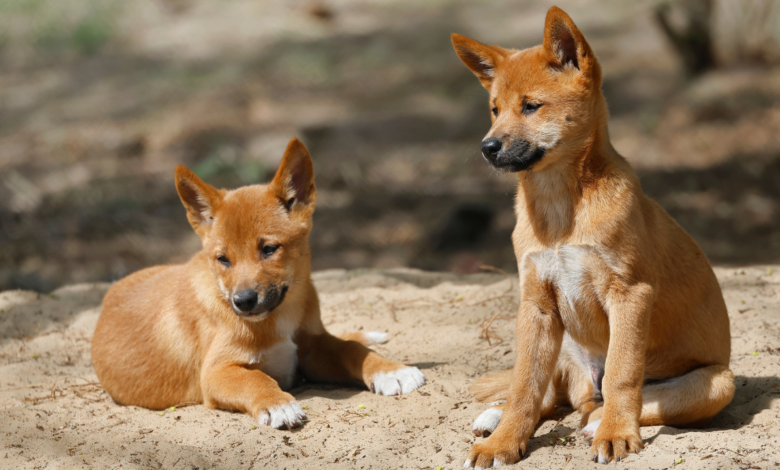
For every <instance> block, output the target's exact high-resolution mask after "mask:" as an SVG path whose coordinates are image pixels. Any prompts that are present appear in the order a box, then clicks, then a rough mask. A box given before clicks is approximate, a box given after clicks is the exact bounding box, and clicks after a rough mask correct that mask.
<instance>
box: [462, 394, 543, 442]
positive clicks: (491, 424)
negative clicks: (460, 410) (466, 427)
mask: <svg viewBox="0 0 780 470" xmlns="http://www.w3.org/2000/svg"><path fill="white" fill-rule="evenodd" d="M556 395H557V391H556V389H555V384H553V383H552V382H550V385H549V387H547V392H546V393H545V395H544V399H543V400H542V409H541V415H540V422H541V420H543V419H545V418H549V417H550V416H552V415H554V414H555V401H556V400H555V398H556ZM504 406H505V405H504V401H497V402H493V403H491V404H490V408H488V409H487V410H485V411H483V412H482V413H481V414H480V415H479V416H477V419H475V420H474V424H473V425H472V426H471V431H472V432H473V433H474V435H475V436H477V437H479V436H484V437H488V436H489V435H490V434H491V433H492V432H493V431H494V430H495V429H496V427H498V423H499V422H500V421H501V415H502V414H503V413H504Z"/></svg>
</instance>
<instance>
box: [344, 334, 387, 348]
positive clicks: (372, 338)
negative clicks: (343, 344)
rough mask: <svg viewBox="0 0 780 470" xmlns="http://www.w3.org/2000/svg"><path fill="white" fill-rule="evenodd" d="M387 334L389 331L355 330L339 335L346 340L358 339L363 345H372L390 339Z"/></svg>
mask: <svg viewBox="0 0 780 470" xmlns="http://www.w3.org/2000/svg"><path fill="white" fill-rule="evenodd" d="M387 336H388V334H387V333H382V332H381V331H366V332H363V331H355V332H352V333H344V334H342V335H338V337H339V338H341V339H343V340H344V341H357V342H358V343H360V344H362V345H363V346H372V345H374V344H382V343H385V342H387V339H388V338H387Z"/></svg>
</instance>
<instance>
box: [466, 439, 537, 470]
mask: <svg viewBox="0 0 780 470" xmlns="http://www.w3.org/2000/svg"><path fill="white" fill-rule="evenodd" d="M524 453H525V444H523V445H518V444H517V441H516V440H515V439H506V438H502V437H501V436H499V435H497V434H493V435H492V436H490V437H489V438H487V439H486V440H485V441H483V442H480V443H479V444H474V445H473V446H471V450H470V451H469V455H468V457H467V458H466V462H465V463H464V464H463V468H471V467H474V468H490V467H500V466H502V465H511V464H513V463H517V462H519V461H520V459H521V458H523V454H524Z"/></svg>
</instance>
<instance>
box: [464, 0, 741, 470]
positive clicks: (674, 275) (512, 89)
mask: <svg viewBox="0 0 780 470" xmlns="http://www.w3.org/2000/svg"><path fill="white" fill-rule="evenodd" d="M452 41H453V45H454V47H455V50H456V52H457V53H458V55H459V57H460V58H461V59H462V60H463V62H464V63H465V64H466V65H467V66H468V67H469V68H470V69H471V70H472V72H474V74H475V75H476V76H477V78H478V79H479V80H480V82H481V83H482V85H483V86H484V87H485V88H486V89H487V90H488V91H489V93H490V108H491V111H492V110H493V108H494V107H495V108H497V111H498V113H497V115H496V116H494V117H493V126H492V127H491V129H490V131H489V132H488V134H487V136H486V138H498V139H500V140H501V141H502V143H503V146H504V147H508V146H510V145H511V143H512V142H514V141H518V140H524V141H527V142H528V143H529V146H530V147H532V148H533V147H537V148H542V149H544V156H543V157H542V159H541V160H539V161H538V162H536V163H535V164H533V165H532V166H531V167H530V168H529V169H526V170H525V171H522V172H519V173H518V185H517V197H516V200H515V212H516V215H517V225H516V226H515V229H514V232H513V234H512V242H513V245H514V249H515V254H516V255H517V261H518V269H519V273H520V291H521V304H520V311H519V314H518V322H517V330H516V335H517V353H516V354H517V357H516V363H515V366H514V369H513V370H510V371H505V372H503V373H499V374H495V375H492V376H488V377H485V378H483V379H481V380H479V381H478V382H477V383H476V385H475V386H474V392H475V393H476V395H477V398H478V399H480V400H483V401H493V400H502V399H505V400H507V403H506V405H505V406H504V407H503V410H502V414H501V418H500V422H499V423H498V426H497V427H496V428H495V430H493V432H492V435H491V436H490V437H489V438H488V439H487V440H485V441H483V442H480V443H478V444H475V445H474V446H473V447H472V448H471V451H470V452H469V455H468V458H467V460H466V466H476V467H490V466H492V465H494V464H500V463H514V462H517V461H518V460H519V459H520V458H521V457H522V454H523V453H524V452H525V448H526V444H527V442H528V438H529V436H530V435H531V434H532V432H533V430H534V427H535V426H536V424H537V422H538V421H539V420H540V418H542V417H546V416H550V415H551V414H552V413H553V412H554V410H555V405H556V403H561V402H568V403H570V404H571V405H572V406H573V407H574V408H576V409H577V410H579V412H580V413H581V414H582V423H583V425H584V424H587V423H588V422H589V421H595V420H597V419H600V420H601V422H600V425H599V426H598V429H597V430H596V433H595V437H594V440H593V444H592V448H591V454H592V457H593V459H594V460H596V461H599V462H608V461H610V460H613V459H615V460H620V459H622V458H624V457H626V456H627V455H628V453H629V452H638V451H639V450H640V449H641V448H642V447H643V443H642V439H641V437H640V434H639V427H640V426H645V425H670V426H682V427H695V426H704V425H706V424H707V422H709V420H710V419H711V418H712V417H714V416H715V414H717V413H718V412H719V411H720V410H721V409H723V407H725V406H726V405H727V404H728V403H729V402H730V401H731V398H732V396H733V394H734V376H733V374H732V373H731V371H730V370H729V369H728V363H729V357H730V353H731V345H730V340H731V337H730V334H729V319H728V316H727V312H726V306H725V303H724V301H723V296H722V294H721V290H720V286H719V285H718V282H717V279H716V278H715V276H714V274H713V272H712V268H711V267H710V265H709V263H708V261H707V259H706V257H705V256H704V254H703V253H702V251H701V249H700V248H699V247H698V246H697V245H696V243H695V242H694V241H693V239H691V237H690V236H689V235H688V234H687V233H685V231H684V230H683V229H682V228H680V226H679V225H677V224H676V223H675V222H674V220H672V218H671V217H669V215H668V214H667V213H666V212H664V210H663V209H662V208H661V207H660V206H658V205H657V204H656V203H654V202H653V201H651V200H650V199H648V198H647V197H646V196H645V195H644V194H643V193H642V189H641V187H640V185H639V181H638V179H637V177H636V174H635V173H634V171H633V170H632V169H631V167H630V166H629V165H628V163H627V162H626V161H625V160H624V159H623V158H622V157H621V156H620V155H618V154H617V152H616V151H615V149H614V148H613V147H612V145H611V144H610V141H609V135H608V132H607V120H608V113H607V107H606V103H605V100H604V96H603V95H602V93H601V70H600V67H599V64H598V61H597V59H596V57H595V55H594V54H593V52H592V50H591V49H590V46H589V45H588V43H587V41H586V40H585V38H584V36H583V35H582V33H581V32H580V31H579V30H578V29H577V27H576V26H575V25H574V23H573V22H572V20H571V18H569V16H568V15H566V13H564V12H563V11H561V10H560V9H558V8H556V7H553V8H551V9H550V10H549V12H548V14H547V19H546V22H545V28H544V41H543V44H542V45H539V46H536V47H532V48H530V49H525V50H522V51H516V50H510V49H504V48H501V47H498V46H487V45H484V44H481V43H479V42H477V41H474V40H472V39H468V38H466V37H463V36H459V35H453V36H452ZM529 101H532V102H536V103H543V105H542V106H541V107H539V108H538V109H537V110H536V111H534V112H528V113H524V112H522V109H523V105H524V103H526V102H529ZM491 114H492V113H491ZM602 377H603V379H602ZM599 387H600V389H599ZM602 397H603V400H604V401H603V403H602V401H601V400H602ZM480 426H482V427H485V424H484V423H481V424H480ZM478 431H479V432H480V433H484V432H485V431H488V432H490V431H491V430H490V429H479V430H478Z"/></svg>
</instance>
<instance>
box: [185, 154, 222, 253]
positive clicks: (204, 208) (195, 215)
mask: <svg viewBox="0 0 780 470" xmlns="http://www.w3.org/2000/svg"><path fill="white" fill-rule="evenodd" d="M176 191H177V192H178V193H179V197H180V198H181V202H182V203H183V204H184V207H185V208H186V209H187V220H189V221H190V225H192V228H194V229H195V232H197V234H198V235H200V237H201V238H203V236H204V235H205V234H206V233H207V232H208V229H209V228H210V227H211V222H212V221H213V220H214V214H215V213H216V212H217V210H218V209H219V205H220V203H221V202H222V195H223V192H222V191H220V190H218V189H217V188H215V187H214V186H211V185H210V184H207V183H205V182H204V181H203V180H202V179H200V178H198V176H197V175H196V174H195V173H193V172H191V171H190V170H188V169H187V168H186V167H185V166H184V165H179V166H177V167H176Z"/></svg>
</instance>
